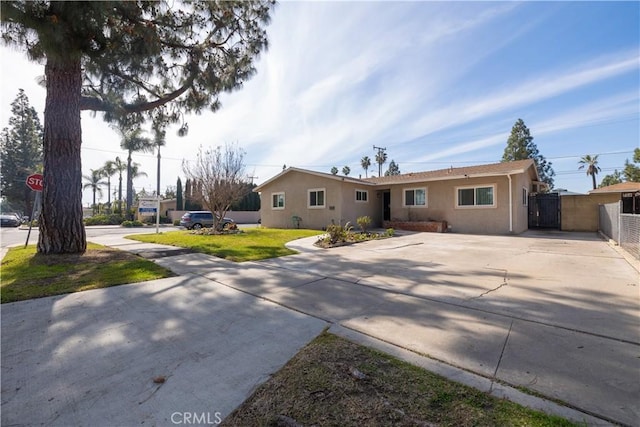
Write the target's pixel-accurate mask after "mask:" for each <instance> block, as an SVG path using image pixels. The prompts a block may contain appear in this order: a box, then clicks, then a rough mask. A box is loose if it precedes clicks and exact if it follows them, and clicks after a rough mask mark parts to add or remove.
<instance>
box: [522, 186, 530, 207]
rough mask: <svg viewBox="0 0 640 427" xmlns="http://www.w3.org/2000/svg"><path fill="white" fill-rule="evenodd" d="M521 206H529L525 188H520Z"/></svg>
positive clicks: (527, 193)
mask: <svg viewBox="0 0 640 427" xmlns="http://www.w3.org/2000/svg"><path fill="white" fill-rule="evenodd" d="M522 206H529V192H528V191H527V189H526V188H524V187H523V188H522Z"/></svg>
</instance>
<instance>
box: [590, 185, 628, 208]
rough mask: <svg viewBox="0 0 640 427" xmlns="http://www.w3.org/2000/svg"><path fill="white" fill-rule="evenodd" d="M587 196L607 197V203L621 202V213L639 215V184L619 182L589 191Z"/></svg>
mask: <svg viewBox="0 0 640 427" xmlns="http://www.w3.org/2000/svg"><path fill="white" fill-rule="evenodd" d="M589 194H590V195H591V194H603V195H605V194H606V195H607V196H608V197H609V198H610V200H608V201H607V202H609V203H611V202H618V201H620V200H622V213H630V214H640V182H621V183H619V184H613V185H608V186H606V187H601V188H597V189H595V190H591V191H589Z"/></svg>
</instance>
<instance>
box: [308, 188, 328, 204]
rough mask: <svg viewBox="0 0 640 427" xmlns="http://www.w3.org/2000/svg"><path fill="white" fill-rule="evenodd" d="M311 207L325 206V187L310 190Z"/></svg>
mask: <svg viewBox="0 0 640 427" xmlns="http://www.w3.org/2000/svg"><path fill="white" fill-rule="evenodd" d="M308 200H309V207H310V208H324V188H314V189H312V190H309V199H308Z"/></svg>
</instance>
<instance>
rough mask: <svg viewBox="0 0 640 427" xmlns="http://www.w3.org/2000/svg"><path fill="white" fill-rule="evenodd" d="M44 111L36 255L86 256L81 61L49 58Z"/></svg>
mask: <svg viewBox="0 0 640 427" xmlns="http://www.w3.org/2000/svg"><path fill="white" fill-rule="evenodd" d="M45 77H46V81H47V99H46V103H45V113H44V191H43V194H42V214H41V215H40V238H39V240H38V252H39V253H41V254H62V253H84V252H85V250H86V249H87V239H86V235H85V230H84V223H83V222H82V166H81V158H80V145H81V144H82V130H81V127H80V89H81V84H82V71H81V68H80V60H79V59H69V58H64V57H63V58H62V59H60V58H55V57H50V58H48V59H47V65H46V66H45Z"/></svg>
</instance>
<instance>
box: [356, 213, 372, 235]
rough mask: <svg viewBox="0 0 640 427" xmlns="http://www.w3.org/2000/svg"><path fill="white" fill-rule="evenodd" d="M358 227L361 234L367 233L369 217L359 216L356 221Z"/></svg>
mask: <svg viewBox="0 0 640 427" xmlns="http://www.w3.org/2000/svg"><path fill="white" fill-rule="evenodd" d="M356 222H357V223H358V226H359V227H360V229H361V230H362V232H363V233H366V232H367V228H369V226H370V225H371V217H369V216H366V215H365V216H360V217H358V218H357V219H356Z"/></svg>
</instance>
